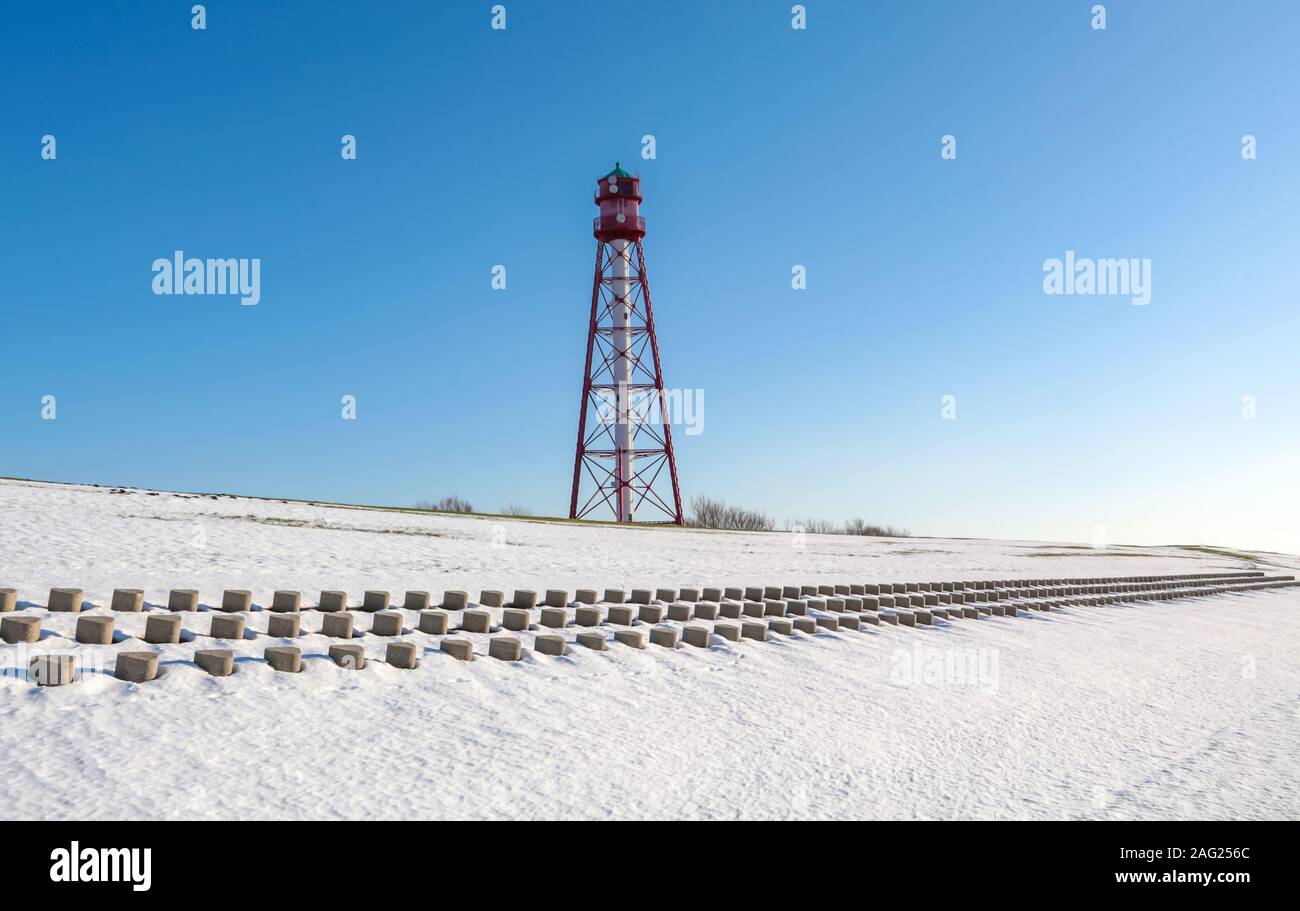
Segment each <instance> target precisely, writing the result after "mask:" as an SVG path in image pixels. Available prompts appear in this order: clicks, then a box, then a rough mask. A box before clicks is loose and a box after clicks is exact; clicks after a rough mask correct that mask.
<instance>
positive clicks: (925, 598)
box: [921, 592, 939, 607]
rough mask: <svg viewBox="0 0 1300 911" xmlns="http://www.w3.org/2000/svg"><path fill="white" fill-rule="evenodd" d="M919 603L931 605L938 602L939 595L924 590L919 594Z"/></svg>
mask: <svg viewBox="0 0 1300 911" xmlns="http://www.w3.org/2000/svg"><path fill="white" fill-rule="evenodd" d="M921 603H922V604H924V605H925V606H926V607H933V606H935V605H937V604H938V603H939V596H938V594H936V593H935V592H926V593H925V594H923V595H922V596H921Z"/></svg>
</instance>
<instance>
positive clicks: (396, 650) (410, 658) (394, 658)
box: [384, 642, 420, 671]
mask: <svg viewBox="0 0 1300 911" xmlns="http://www.w3.org/2000/svg"><path fill="white" fill-rule="evenodd" d="M384 661H386V662H387V663H388V664H390V665H391V666H393V667H400V668H402V669H403V670H408V671H413V670H415V669H416V668H417V667H419V666H420V647H419V646H418V645H416V644H415V643H414V642H390V643H388V648H387V649H385V650H384Z"/></svg>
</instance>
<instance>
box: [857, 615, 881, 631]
mask: <svg viewBox="0 0 1300 911" xmlns="http://www.w3.org/2000/svg"><path fill="white" fill-rule="evenodd" d="M863 624H866V625H867V626H879V625H880V614H871V613H862V614H858V626H859V628H861V627H862V625H863Z"/></svg>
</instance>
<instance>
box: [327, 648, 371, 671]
mask: <svg viewBox="0 0 1300 911" xmlns="http://www.w3.org/2000/svg"><path fill="white" fill-rule="evenodd" d="M329 656H330V660H331V661H333V662H334V663H335V664H337V665H338V666H339V667H341V668H343V669H344V670H346V671H359V670H361V669H362V668H364V667H365V666H366V650H365V649H364V648H362V647H361V646H360V645H355V644H353V643H350V642H349V643H344V644H341V645H331V646H330V648H329Z"/></svg>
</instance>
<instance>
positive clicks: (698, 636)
mask: <svg viewBox="0 0 1300 911" xmlns="http://www.w3.org/2000/svg"><path fill="white" fill-rule="evenodd" d="M682 641H683V642H685V643H686V644H687V645H693V646H695V647H696V648H708V647H709V628H708V627H707V626H684V627H682Z"/></svg>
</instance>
